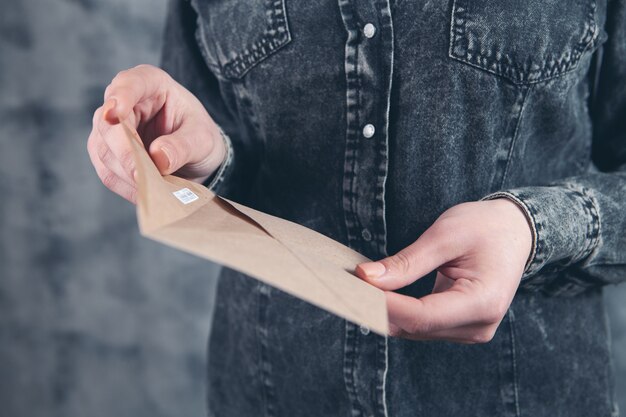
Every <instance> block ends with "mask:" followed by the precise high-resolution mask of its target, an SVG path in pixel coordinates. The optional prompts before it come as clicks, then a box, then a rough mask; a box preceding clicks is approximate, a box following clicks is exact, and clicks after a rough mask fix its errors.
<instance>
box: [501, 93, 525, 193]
mask: <svg viewBox="0 0 626 417" xmlns="http://www.w3.org/2000/svg"><path fill="white" fill-rule="evenodd" d="M530 90H531V87H528V88H526V89H524V90H523V91H522V103H521V105H520V110H519V113H518V114H517V122H516V123H515V130H514V131H513V138H512V139H511V146H510V147H509V153H508V155H507V158H506V165H505V166H504V173H503V174H502V181H501V182H500V187H499V188H503V187H504V183H505V182H506V179H507V177H508V175H509V169H510V168H511V160H512V159H513V151H514V150H515V144H516V143H517V137H518V135H519V127H520V125H521V124H522V118H523V117H524V109H525V108H526V99H527V98H528V96H529V95H530Z"/></svg>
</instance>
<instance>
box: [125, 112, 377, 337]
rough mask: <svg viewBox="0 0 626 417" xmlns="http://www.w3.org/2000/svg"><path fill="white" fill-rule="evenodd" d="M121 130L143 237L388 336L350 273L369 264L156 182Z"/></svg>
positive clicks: (287, 226)
mask: <svg viewBox="0 0 626 417" xmlns="http://www.w3.org/2000/svg"><path fill="white" fill-rule="evenodd" d="M122 125H123V126H124V129H125V131H126V133H127V136H128V138H129V140H130V142H131V143H132V148H133V153H134V158H135V162H136V170H137V190H138V196H137V217H138V221H139V228H140V231H141V234H142V235H144V236H146V237H148V238H150V239H153V240H156V241H159V242H161V243H164V244H166V245H169V246H173V247H175V248H177V249H180V250H182V251H185V252H188V253H192V254H194V255H197V256H200V257H202V258H206V259H209V260H211V261H214V262H217V263H219V264H222V265H225V266H228V267H230V268H233V269H236V270H238V271H241V272H243V273H245V274H247V275H250V276H252V277H254V278H257V279H259V280H260V281H262V282H264V283H267V284H269V285H271V286H273V287H276V288H278V289H280V290H283V291H285V292H287V293H289V294H292V295H294V296H296V297H298V298H300V299H302V300H305V301H308V302H310V303H312V304H314V305H316V306H318V307H320V308H323V309H324V310H327V311H329V312H331V313H334V314H336V315H338V316H340V317H342V318H345V319H347V320H349V321H352V322H354V323H357V324H359V325H362V326H367V327H368V328H370V329H371V330H372V331H374V332H376V333H379V334H382V335H386V334H388V324H387V309H386V304H385V296H384V293H383V291H381V290H379V289H378V288H375V287H373V286H372V285H370V284H368V283H366V282H364V281H362V280H361V279H359V278H358V277H356V276H354V275H353V274H352V273H351V272H352V271H353V270H354V268H355V266H356V265H357V264H358V263H360V262H364V261H367V260H368V259H367V258H365V257H364V256H363V255H360V254H359V253H357V252H355V251H353V250H352V249H350V248H348V247H346V246H344V245H342V244H340V243H338V242H336V241H334V240H332V239H330V238H328V237H326V236H324V235H322V234H320V233H317V232H315V231H313V230H311V229H308V228H306V227H304V226H301V225H298V224H296V223H293V222H290V221H287V220H284V219H281V218H278V217H274V216H271V215H269V214H266V213H262V212H260V211H257V210H254V209H252V208H249V207H246V206H243V205H241V204H237V203H235V202H233V201H230V200H227V199H225V198H222V197H219V196H217V195H215V194H214V193H212V192H211V191H209V190H208V189H207V188H206V187H204V186H202V185H200V184H197V183H194V182H191V181H188V180H185V179H182V178H179V177H175V176H165V177H163V176H161V174H160V173H159V171H158V170H157V168H156V166H155V165H154V164H153V163H152V160H151V159H150V157H149V156H148V154H147V152H146V151H145V149H144V147H143V144H142V142H141V139H140V138H139V135H138V134H137V132H136V131H135V130H134V129H132V128H131V127H130V126H128V125H127V124H126V123H122ZM233 302H236V300H233ZM285 314H289V312H285Z"/></svg>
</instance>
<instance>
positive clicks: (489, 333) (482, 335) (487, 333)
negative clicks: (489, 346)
mask: <svg viewBox="0 0 626 417" xmlns="http://www.w3.org/2000/svg"><path fill="white" fill-rule="evenodd" d="M495 335H496V330H495V328H488V329H484V330H481V331H479V332H477V333H475V334H473V335H472V336H471V338H470V340H469V342H470V343H473V344H484V343H489V342H491V341H492V340H493V337H494V336H495Z"/></svg>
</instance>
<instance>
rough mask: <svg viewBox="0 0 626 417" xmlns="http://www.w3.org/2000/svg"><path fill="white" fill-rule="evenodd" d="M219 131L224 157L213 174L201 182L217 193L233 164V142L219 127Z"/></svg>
mask: <svg viewBox="0 0 626 417" xmlns="http://www.w3.org/2000/svg"><path fill="white" fill-rule="evenodd" d="M219 132H220V136H221V137H222V140H223V141H224V146H225V148H226V157H225V158H224V161H223V162H222V164H221V165H220V166H219V168H218V169H217V170H216V171H215V173H213V175H211V176H210V177H209V178H207V179H206V180H205V181H204V183H203V185H204V186H205V187H207V188H208V189H209V190H211V191H213V192H214V193H216V194H218V192H219V189H220V186H221V185H222V183H223V182H224V180H225V178H226V177H227V176H228V173H229V172H230V169H229V168H230V167H231V166H232V165H233V160H234V152H233V144H232V142H231V140H230V137H228V135H227V134H226V133H224V131H223V130H222V129H221V128H220V129H219Z"/></svg>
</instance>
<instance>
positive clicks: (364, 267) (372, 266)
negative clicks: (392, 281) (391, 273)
mask: <svg viewBox="0 0 626 417" xmlns="http://www.w3.org/2000/svg"><path fill="white" fill-rule="evenodd" d="M357 268H360V269H361V271H362V272H363V274H365V276H366V277H367V278H368V279H375V278H380V277H381V276H382V275H383V274H384V273H385V272H386V271H387V268H385V265H383V264H381V263H380V262H366V263H363V264H360V265H358V266H357Z"/></svg>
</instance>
